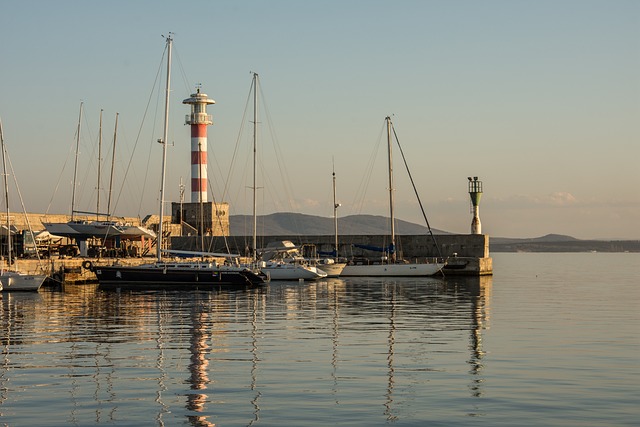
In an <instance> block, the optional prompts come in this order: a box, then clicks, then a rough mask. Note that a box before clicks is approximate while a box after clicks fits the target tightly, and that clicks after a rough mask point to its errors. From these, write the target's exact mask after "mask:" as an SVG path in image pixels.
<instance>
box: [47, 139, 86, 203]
mask: <svg viewBox="0 0 640 427" xmlns="http://www.w3.org/2000/svg"><path fill="white" fill-rule="evenodd" d="M77 132H78V130H77V128H76V130H75V131H74V134H73V144H71V145H69V151H68V152H67V158H66V159H65V161H64V164H63V165H62V170H61V171H60V175H58V180H57V181H56V185H55V188H54V190H53V194H52V195H51V199H50V200H49V204H48V205H47V210H46V211H45V213H44V214H45V215H48V214H49V210H50V209H51V205H52V204H53V200H54V199H55V197H56V194H57V193H58V189H59V188H60V183H61V182H62V176H63V175H64V170H65V169H66V167H67V163H69V159H70V158H71V155H72V153H73V152H74V151H75V148H74V147H75V139H76V133H77Z"/></svg>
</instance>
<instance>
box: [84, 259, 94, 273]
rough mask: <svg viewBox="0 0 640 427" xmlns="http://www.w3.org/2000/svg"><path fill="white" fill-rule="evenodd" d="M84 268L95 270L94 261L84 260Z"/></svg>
mask: <svg viewBox="0 0 640 427" xmlns="http://www.w3.org/2000/svg"><path fill="white" fill-rule="evenodd" d="M82 268H84V269H86V270H89V271H93V263H92V262H91V261H89V260H87V261H82Z"/></svg>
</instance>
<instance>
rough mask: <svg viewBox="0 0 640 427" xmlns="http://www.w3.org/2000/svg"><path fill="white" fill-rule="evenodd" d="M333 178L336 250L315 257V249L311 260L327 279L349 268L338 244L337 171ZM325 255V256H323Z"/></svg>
mask: <svg viewBox="0 0 640 427" xmlns="http://www.w3.org/2000/svg"><path fill="white" fill-rule="evenodd" d="M331 175H332V177H333V236H334V243H333V244H334V250H333V251H332V253H330V254H326V255H328V256H315V255H316V254H315V247H314V248H313V252H314V257H313V258H311V259H310V261H311V262H312V263H313V265H314V266H316V267H317V268H319V269H321V270H322V271H324V272H325V273H327V277H339V276H340V275H341V274H342V270H344V268H345V267H346V266H347V263H346V262H343V261H342V260H341V259H340V255H339V247H340V246H339V243H338V208H339V207H340V206H341V205H340V203H338V202H337V201H336V171H335V169H334V170H333V172H332V174H331ZM321 255H324V254H321Z"/></svg>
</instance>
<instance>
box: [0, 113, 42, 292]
mask: <svg viewBox="0 0 640 427" xmlns="http://www.w3.org/2000/svg"><path fill="white" fill-rule="evenodd" d="M0 145H1V149H2V172H3V177H4V195H5V202H6V204H7V225H6V227H7V265H8V266H9V268H11V265H12V264H14V263H15V260H14V259H12V253H11V251H12V248H11V241H12V234H14V233H13V231H12V230H11V215H10V211H9V182H8V179H7V176H8V171H7V160H6V156H7V149H6V147H5V145H4V133H3V131H2V121H1V120H0ZM46 278H47V276H45V275H40V274H28V273H24V272H21V271H19V270H18V269H17V268H14V269H5V268H4V264H3V266H2V268H1V269H0V290H2V291H37V290H39V289H40V287H41V286H42V284H43V283H44V281H45V279H46Z"/></svg>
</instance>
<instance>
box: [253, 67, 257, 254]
mask: <svg viewBox="0 0 640 427" xmlns="http://www.w3.org/2000/svg"><path fill="white" fill-rule="evenodd" d="M257 143H258V73H253V249H252V251H253V253H252V258H253V261H254V262H255V261H256V260H257V259H258V255H257V252H256V248H257V245H258V236H257V228H258V215H257V205H258V203H257V199H256V192H257V189H258V187H257V183H256V175H257Z"/></svg>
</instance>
